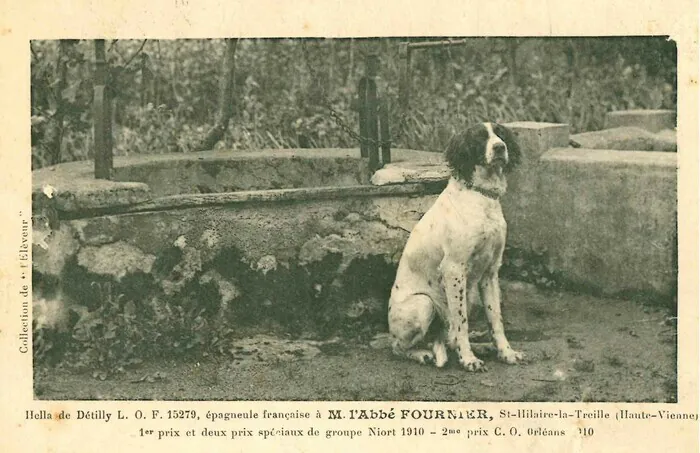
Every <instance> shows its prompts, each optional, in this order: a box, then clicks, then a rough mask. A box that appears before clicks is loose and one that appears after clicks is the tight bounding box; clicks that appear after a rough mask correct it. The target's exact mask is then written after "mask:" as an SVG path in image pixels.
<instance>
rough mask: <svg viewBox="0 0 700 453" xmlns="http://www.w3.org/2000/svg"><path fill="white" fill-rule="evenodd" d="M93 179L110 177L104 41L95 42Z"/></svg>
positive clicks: (110, 159) (108, 97) (110, 163)
mask: <svg viewBox="0 0 700 453" xmlns="http://www.w3.org/2000/svg"><path fill="white" fill-rule="evenodd" d="M93 107H94V112H93V133H94V140H95V141H94V143H95V149H94V154H95V178H97V179H111V177H112V115H111V101H110V95H109V88H108V87H107V61H106V58H105V41H104V39H96V40H95V85H94V100H93Z"/></svg>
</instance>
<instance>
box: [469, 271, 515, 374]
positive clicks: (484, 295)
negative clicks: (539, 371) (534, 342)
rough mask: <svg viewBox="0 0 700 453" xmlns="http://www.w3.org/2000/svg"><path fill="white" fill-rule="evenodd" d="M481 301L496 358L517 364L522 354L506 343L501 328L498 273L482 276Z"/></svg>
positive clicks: (503, 330)
mask: <svg viewBox="0 0 700 453" xmlns="http://www.w3.org/2000/svg"><path fill="white" fill-rule="evenodd" d="M479 286H480V290H481V300H482V301H483V302H484V308H485V311H486V317H487V318H488V320H489V324H490V325H491V335H492V337H493V341H494V343H496V349H497V350H498V358H499V359H501V360H502V361H504V362H506V363H511V364H513V363H517V362H519V361H521V360H523V353H522V352H518V351H514V350H513V348H511V347H510V344H509V343H508V339H507V338H506V333H505V329H504V328H503V316H502V315H501V288H500V286H499V284H498V271H496V272H495V273H494V274H492V275H486V276H484V279H483V280H482V281H481V284H480V285H479Z"/></svg>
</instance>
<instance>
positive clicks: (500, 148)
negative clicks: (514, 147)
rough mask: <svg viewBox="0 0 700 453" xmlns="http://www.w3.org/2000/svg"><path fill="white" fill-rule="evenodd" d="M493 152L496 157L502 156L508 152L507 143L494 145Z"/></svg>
mask: <svg viewBox="0 0 700 453" xmlns="http://www.w3.org/2000/svg"><path fill="white" fill-rule="evenodd" d="M493 152H494V154H496V155H502V154H504V153H505V152H506V145H505V143H501V142H499V143H494V144H493Z"/></svg>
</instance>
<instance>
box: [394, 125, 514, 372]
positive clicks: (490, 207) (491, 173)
mask: <svg viewBox="0 0 700 453" xmlns="http://www.w3.org/2000/svg"><path fill="white" fill-rule="evenodd" d="M445 159H446V160H447V163H448V165H449V166H450V168H451V170H452V177H451V178H450V180H449V182H448V184H447V187H446V188H445V190H444V191H443V192H442V193H441V194H440V196H439V197H438V199H437V201H436V202H435V204H434V205H433V206H432V207H431V208H430V209H429V210H428V211H427V212H426V213H425V215H424V216H423V217H422V218H421V220H420V221H419V222H418V224H416V226H415V227H414V229H413V231H412V232H411V235H410V237H409V238H408V242H407V243H406V247H405V249H404V251H403V255H402V257H401V261H400V262H399V267H398V271H397V275H396V282H395V283H394V286H393V287H392V290H391V299H390V300H389V330H390V332H391V334H392V336H393V338H394V343H393V348H394V353H395V354H397V355H400V356H403V357H408V358H411V359H413V360H417V361H418V362H420V363H433V364H435V365H436V366H437V367H442V366H444V365H445V363H446V362H447V348H449V349H451V350H453V351H455V352H456V353H457V355H458V357H459V363H460V364H461V365H462V366H463V367H464V368H465V369H467V370H469V371H477V370H484V369H485V367H484V362H483V361H482V360H480V359H478V358H477V357H476V356H475V355H474V352H473V351H472V345H471V344H470V342H469V328H468V316H469V311H470V308H472V307H473V306H475V305H476V304H477V303H478V301H479V298H481V300H482V301H483V303H484V306H485V311H486V316H487V319H488V321H489V324H490V328H491V336H492V338H493V341H494V343H495V346H496V349H497V351H498V357H499V358H500V359H501V360H502V361H504V362H506V363H511V364H512V363H517V362H519V361H521V360H523V354H522V353H520V352H517V351H514V350H513V349H512V348H511V347H510V344H509V343H508V340H507V339H506V336H505V332H504V329H503V319H502V317H501V292H500V287H499V282H498V270H499V268H500V267H501V260H502V256H503V249H504V247H505V243H506V221H505V219H504V218H503V212H502V210H501V204H500V202H499V198H500V197H501V196H502V195H503V194H504V193H505V191H506V177H505V173H506V172H507V171H508V170H510V169H511V168H513V167H514V166H515V165H516V164H517V163H518V162H519V161H520V148H519V147H518V144H517V143H516V141H515V137H514V135H513V133H512V132H511V131H509V130H508V129H506V128H505V127H503V126H501V125H500V124H495V123H484V124H479V125H476V126H473V127H470V128H469V129H467V130H466V131H464V132H462V133H459V134H457V135H456V136H455V137H453V138H452V140H451V142H450V143H449V145H448V147H447V149H446V150H445ZM429 342H432V347H430V346H429Z"/></svg>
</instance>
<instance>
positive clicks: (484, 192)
mask: <svg viewBox="0 0 700 453" xmlns="http://www.w3.org/2000/svg"><path fill="white" fill-rule="evenodd" d="M467 189H470V190H473V191H474V192H479V193H480V194H481V195H483V196H485V197H486V198H490V199H492V200H498V199H499V198H501V194H500V192H497V191H495V190H489V189H484V188H483V187H477V186H474V185H472V184H467Z"/></svg>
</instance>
